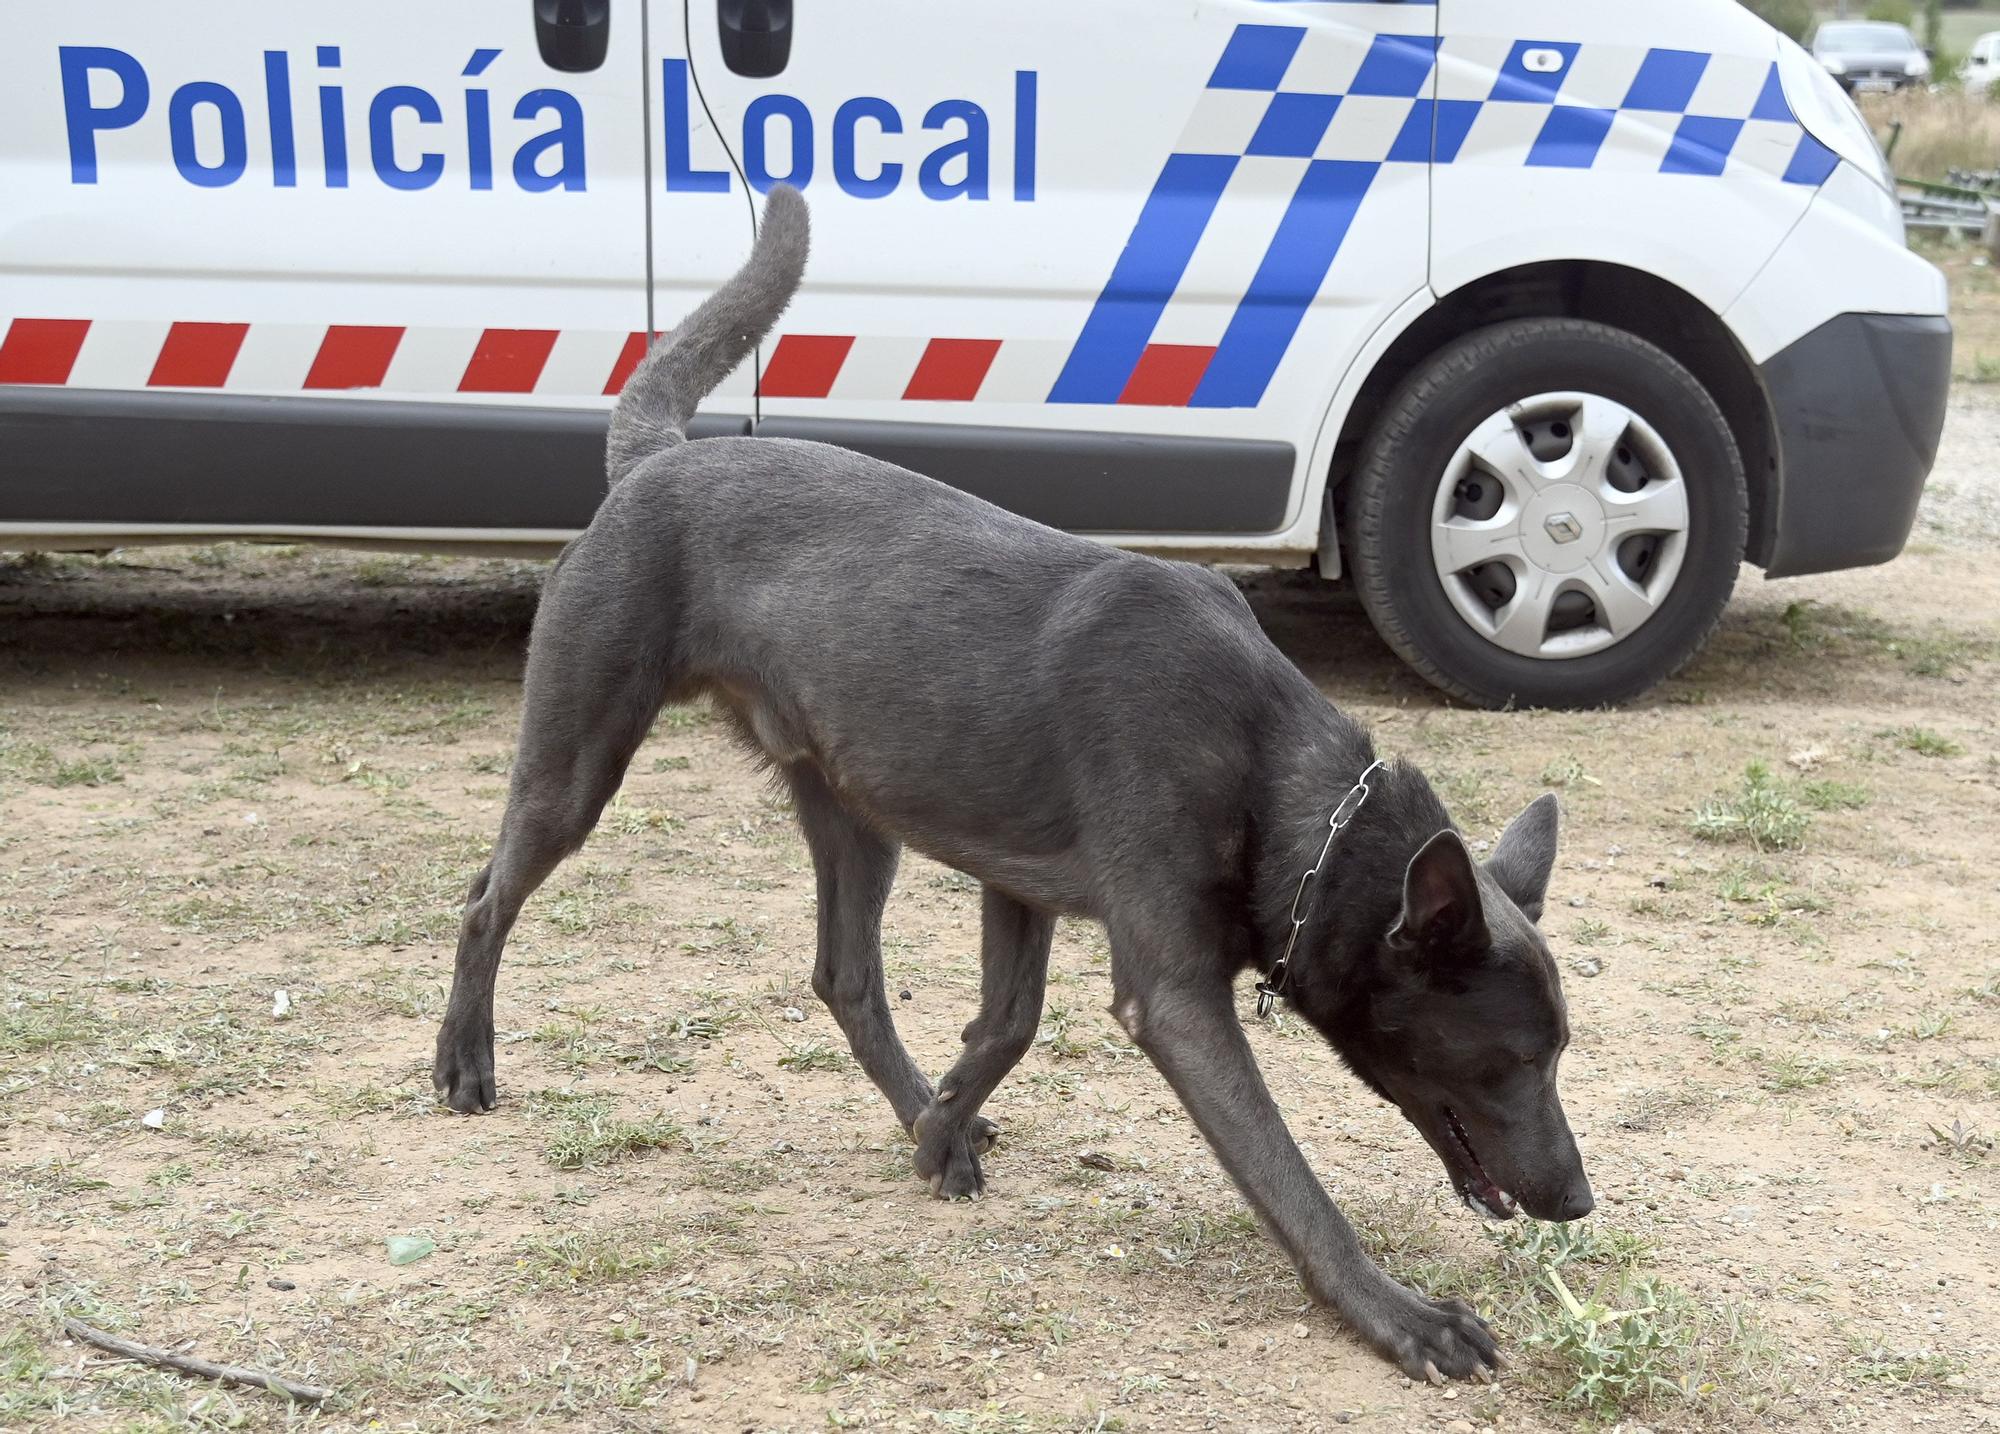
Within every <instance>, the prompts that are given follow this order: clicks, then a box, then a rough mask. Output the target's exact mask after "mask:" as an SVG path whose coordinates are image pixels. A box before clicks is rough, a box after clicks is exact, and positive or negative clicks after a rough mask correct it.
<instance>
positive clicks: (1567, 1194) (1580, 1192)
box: [1556, 1175, 1597, 1220]
mask: <svg viewBox="0 0 2000 1434" xmlns="http://www.w3.org/2000/svg"><path fill="white" fill-rule="evenodd" d="M1596 1208H1597V1197H1596V1196H1594V1195H1592V1194H1591V1193H1590V1181H1588V1180H1586V1179H1585V1178H1584V1177H1583V1176H1581V1175H1579V1176H1577V1178H1576V1179H1575V1180H1573V1181H1572V1182H1570V1187H1569V1189H1567V1190H1565V1191H1563V1196H1562V1213H1561V1214H1560V1215H1558V1216H1557V1217H1556V1218H1557V1219H1558V1220H1581V1219H1582V1218H1583V1217H1584V1216H1585V1215H1588V1214H1589V1213H1590V1212H1591V1211H1592V1210H1595V1209H1596Z"/></svg>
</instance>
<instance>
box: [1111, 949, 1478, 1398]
mask: <svg viewBox="0 0 2000 1434" xmlns="http://www.w3.org/2000/svg"><path fill="white" fill-rule="evenodd" d="M1137 964H1138V963H1136V962H1131V961H1123V962H1121V960H1120V956H1119V952H1118V949H1117V946H1116V944H1115V943H1114V947H1113V956H1112V985H1113V989H1114V991H1115V992H1116V995H1115V997H1114V1004H1113V1014H1115V1015H1116V1016H1117V1017H1118V1020H1119V1023H1120V1024H1121V1025H1123V1026H1124V1027H1125V1029H1126V1030H1127V1032H1129V1033H1130V1034H1131V1037H1132V1039H1133V1041H1134V1042H1136V1043H1137V1044H1138V1046H1139V1048H1140V1049H1141V1050H1143V1051H1144V1052H1145V1053H1146V1054H1147V1055H1148V1056H1149V1057H1151V1059H1152V1061H1153V1064H1155V1065H1156V1066H1158V1067H1159V1068H1160V1072H1161V1073H1162V1074H1163V1075H1165V1076H1166V1078H1167V1081H1168V1083H1169V1084H1171V1085H1172V1086H1173V1088H1174V1092H1175V1094H1177V1095H1179V1096H1180V1098H1181V1104H1182V1105H1184V1106H1186V1107H1187V1110H1188V1113H1189V1114H1190V1115H1192V1116H1193V1117H1194V1121H1195V1124H1196V1125H1197V1126H1199V1127H1200V1128H1201V1133H1202V1135H1203V1136H1204V1137H1206V1138H1207V1140H1208V1143H1209V1145H1210V1147H1212V1148H1213V1149H1214V1151H1215V1153H1216V1156H1217V1158H1218V1159H1220V1160H1221V1161H1222V1164H1223V1167H1224V1168H1225V1169H1226V1170H1228V1172H1229V1175H1230V1178H1231V1179H1233V1180H1234V1181H1235V1182H1236V1185H1237V1188H1238V1189H1240V1190H1241V1191H1242V1192H1243V1195H1244V1198H1245V1199H1247V1200H1248V1201H1249V1202H1250V1204H1251V1206H1252V1208H1254V1209H1255V1210H1256V1212H1257V1214H1258V1216H1259V1217H1260V1218H1261V1219H1262V1220H1263V1222H1264V1224H1265V1226H1266V1227H1267V1228H1268V1229H1269V1230H1270V1231H1271V1233H1272V1234H1273V1235H1275V1236H1276V1237H1277V1239H1278V1242H1279V1243H1280V1244H1281V1245H1283V1246H1284V1247H1285V1251H1286V1253H1287V1254H1289V1255H1290V1256H1291V1257H1292V1264H1293V1265H1294V1266H1295V1267H1296V1268H1297V1269H1298V1272H1299V1277H1300V1278H1301V1279H1302V1280H1304V1282H1305V1286H1306V1289H1307V1290H1308V1291H1309V1292H1310V1293H1311V1294H1312V1295H1313V1297H1314V1298H1315V1299H1318V1300H1320V1301H1321V1302H1322V1303H1324V1304H1329V1305H1332V1306H1333V1307H1334V1308H1335V1309H1336V1310H1338V1311H1339V1312H1340V1314H1341V1315H1342V1317H1343V1318H1345V1319H1346V1320H1347V1322H1348V1323H1349V1324H1350V1325H1352V1326H1353V1328H1354V1330H1355V1332H1356V1333H1358V1334H1359V1335H1360V1336H1361V1337H1362V1338H1363V1339H1364V1340H1366V1341H1367V1342H1368V1343H1369V1344H1370V1345H1372V1346H1374V1348H1375V1349H1376V1350H1377V1351H1378V1352H1380V1353H1381V1354H1382V1355H1383V1356H1384V1357H1385V1358H1387V1359H1389V1360H1390V1361H1391V1362H1392V1363H1394V1364H1395V1365H1396V1366H1397V1367H1398V1368H1400V1369H1401V1370H1402V1371H1403V1372H1404V1373H1405V1374H1407V1375H1409V1376H1410V1377H1411V1378H1412V1379H1426V1378H1428V1379H1430V1380H1432V1381H1438V1380H1439V1379H1440V1378H1441V1377H1442V1376H1445V1375H1449V1376H1451V1377H1453V1378H1458V1379H1465V1378H1475V1377H1476V1378H1482V1379H1483V1378H1490V1377H1491V1374H1490V1371H1492V1370H1494V1369H1497V1368H1499V1366H1500V1354H1499V1347H1498V1345H1496V1344H1495V1343H1494V1339H1493V1334H1492V1331H1491V1330H1489V1329H1488V1328H1487V1327H1486V1323H1485V1321H1483V1320H1481V1319H1480V1318H1479V1316H1478V1315H1476V1314H1474V1313H1473V1311H1472V1309H1471V1307H1470V1306H1468V1305H1466V1304H1464V1303H1462V1302H1461V1301H1458V1300H1430V1299H1426V1298H1424V1297H1423V1296H1421V1295H1419V1294H1416V1293H1414V1292H1412V1291H1410V1290H1407V1289H1405V1288H1404V1287H1403V1286H1401V1285H1399V1284H1397V1283H1396V1282H1395V1281H1394V1280H1392V1279H1390V1278H1389V1277H1388V1276H1387V1275H1386V1274H1384V1273H1383V1272H1382V1271H1381V1270H1380V1269H1379V1268H1377V1267H1376V1265H1375V1263H1374V1262H1373V1261H1372V1260H1370V1259H1369V1258H1368V1254H1367V1252H1366V1251H1365V1250H1363V1249H1362V1248H1361V1243H1360V1241H1359V1240H1357V1239H1356V1238H1355V1235H1354V1229H1353V1227H1352V1226H1351V1225H1349V1224H1348V1223H1347V1220H1346V1217H1344V1216H1343V1215H1342V1214H1341V1213H1340V1211H1339V1209H1338V1208H1337V1207H1336V1206H1335V1205H1334V1203H1333V1201H1332V1200H1331V1199H1330V1198H1328V1196H1327V1193H1326V1191H1325V1189H1324V1188H1322V1186H1321V1185H1320V1183H1319V1180H1318V1178H1317V1177H1316V1176H1315V1175H1314V1174H1313V1172H1312V1167H1311V1166H1309V1165H1307V1164H1306V1159H1305V1156H1303V1155H1302V1154H1300V1153H1299V1148H1298V1145H1297V1144H1296V1143H1295V1142H1294V1141H1293V1140H1292V1137H1291V1132H1290V1131H1288V1130H1286V1129H1285V1122H1284V1118H1283V1117H1282V1116H1281V1115H1279V1113H1278V1107H1277V1105H1276V1103H1274V1102H1273V1101H1272V1099H1271V1094H1270V1092H1269V1091H1268V1090H1266V1089H1265V1087H1264V1079H1263V1077H1262V1075H1260V1074H1259V1073H1258V1070H1257V1063H1256V1060H1255V1059H1254V1058H1253V1057H1252V1056H1251V1054H1250V1043H1249V1041H1248V1040H1246V1039H1245V1038H1244V1034H1243V1026H1242V1024H1241V1023H1240V1022H1239V1021H1238V1020H1237V1019H1236V1008H1235V1002H1234V999H1233V993H1232V991H1231V988H1230V986H1229V983H1228V982H1227V981H1226V980H1224V979H1222V978H1221V977H1220V976H1219V975H1216V974H1212V973H1209V972H1201V973H1198V974H1196V973H1176V974H1174V975H1172V976H1169V977H1166V978H1162V977H1160V976H1158V975H1156V974H1154V973H1153V972H1150V971H1144V970H1139V971H1135V970H1133V969H1132V968H1133V966H1135V965H1137Z"/></svg>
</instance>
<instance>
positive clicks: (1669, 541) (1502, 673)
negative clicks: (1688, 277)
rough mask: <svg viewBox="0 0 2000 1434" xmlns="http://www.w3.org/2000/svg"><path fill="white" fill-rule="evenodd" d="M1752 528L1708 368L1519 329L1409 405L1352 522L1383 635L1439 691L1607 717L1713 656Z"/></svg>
mask: <svg viewBox="0 0 2000 1434" xmlns="http://www.w3.org/2000/svg"><path fill="white" fill-rule="evenodd" d="M1621 415H1622V417H1621ZM1565 443H1567V445H1568V447H1567V448H1565V447H1564V444H1565ZM1677 494H1678V501H1677V500H1676V495H1677ZM1748 521H1749V503H1748V498H1747V490H1746V484H1745V479H1744V473H1743V460H1742V457H1741V455H1740V454H1739V452H1738V450H1737V447H1736V440H1735V438H1734V436H1733V435H1732V434H1731V432H1730V429H1729V424H1728V422H1727V421H1726V420H1725V419H1724V418H1723V416H1722V411H1721V410H1720V409H1719V408H1717V407H1716V404H1715V401H1714V400H1713V399H1712V398H1710V397H1709V394H1708V392H1707V390H1706V389H1704V388H1703V387H1702V386H1701V384H1700V383H1699V382H1697V381H1696V379H1695V377H1694V376H1693V375H1692V374H1690V373H1689V372H1688V371H1687V370H1686V369H1685V368H1683V367H1681V365H1680V364H1679V363H1677V362H1676V361H1675V360H1674V359H1673V358H1672V357H1670V356H1669V355H1668V354H1666V353H1665V352H1663V351H1662V350H1660V349H1658V348H1655V347H1654V346H1653V345H1652V344H1649V343H1647V342H1645V341H1644V340H1642V339H1639V338H1636V337H1634V336H1633V335H1631V334H1628V333H1625V332H1624V331H1622V330H1620V329H1614V328H1611V327H1608V326H1607V325H1604V324H1597V323H1589V322H1585V321H1583V320H1579V319H1523V320H1517V321H1513V322H1509V323H1504V324H1497V325H1495V326H1493V327H1492V328H1488V329H1482V330H1480V331H1478V332H1476V333H1474V334H1471V335H1469V336H1467V337H1466V338H1464V339H1462V340H1460V341H1459V342H1457V343H1456V344H1454V345H1452V346H1451V347H1450V348H1447V349H1445V350H1443V351H1442V352H1441V353H1439V354H1438V355H1437V356H1436V357H1435V358H1433V359H1431V360H1430V361H1428V362H1427V363H1426V364H1424V365H1423V367H1422V368H1420V369H1419V370H1418V371H1417V372H1416V373H1415V374H1413V375H1412V376H1411V377H1410V378H1409V379H1408V380H1406V381H1405V382H1404V383H1403V385H1402V386H1401V388H1399V389H1398V390H1397V391H1396V392H1395V394H1394V395H1393V396H1392V397H1391V398H1390V400H1389V402H1388V404H1387V406H1386V407H1385V408H1384V410H1383V412H1382V415H1381V417H1380V418H1379V419H1378V420H1377V421H1376V424H1375V427H1374V429H1373V431H1372V432H1371V433H1370V435H1369V437H1368V440H1367V442H1366V444H1365V446H1364V448H1363V450H1362V455H1361V461H1360V465H1359V467H1358V470H1357V472H1356V474H1355V477H1354V479H1353V482H1352V484H1351V488H1350V492H1349V496H1348V503H1347V511H1346V523H1345V526H1346V537H1347V550H1348V558H1349V566H1350V571H1351V572H1352V574H1353V576H1354V580H1355V586H1356V588H1357V589H1358V591H1359V593H1360V597H1361V601H1362V604H1363V606H1364V607H1365V608H1366V609H1367V611H1368V616H1369V618H1370V620H1371V621H1372V622H1373V623H1374V624H1375V629H1376V631H1377V632H1379V633H1380V634H1381V635H1382V638H1383V640H1384V641H1385V642H1387V643H1388V644H1389V646H1390V647H1392V648H1394V649H1395V651H1396V652H1397V654H1398V655H1399V656H1401V657H1402V658H1403V660H1404V661H1406V662H1408V663H1409V664H1410V666H1411V667H1413V668H1415V669H1416V670H1417V672H1419V673H1420V674H1421V675H1422V676H1423V677H1425V678H1426V679H1427V680H1429V681H1430V682H1432V683H1434V684H1435V685H1436V686H1438V687H1441V688H1443V689H1444V690H1445V691H1446V692H1448V693H1450V694H1451V695H1453V696H1454V697H1457V698H1460V699H1461V700H1463V701H1466V702H1469V703H1472V704H1474V705H1476V706H1480V707H1510V706H1512V707H1597V706H1602V705H1604V704H1606V703H1614V702H1623V701H1626V700H1628V699H1630V698H1632V697H1636V696H1638V695H1639V694H1640V693H1642V692H1645V691H1646V690H1647V689H1648V688H1650V687H1652V686H1653V685H1654V684H1656V683H1658V682H1660V681H1662V680H1663V679H1665V678H1667V677H1669V676H1671V675H1672V674H1673V673H1675V672H1676V671H1678V670H1679V669H1680V668H1681V667H1682V666H1683V665H1684V664H1686V663H1687V661H1688V660H1689V659H1690V658H1692V657H1693V656H1694V655H1695V653H1696V652H1698V651H1699V650H1700V649H1701V646H1702V644H1703V643H1704V642H1706V641H1707V640H1708V637H1709V635H1710V634H1711V633H1712V632H1713V631H1714V630H1715V626H1716V623H1717V622H1718V621H1719V620H1720V619H1721V617H1722V612H1723V609H1724V608H1725V607H1726V606H1728V603H1729V595H1730V592H1731V590H1732V589H1733V588H1734V586H1735V584H1736V574H1737V570H1738V567H1739V566H1740V564H1741V562H1742V558H1743V548H1744V541H1745V534H1746V531H1747V527H1748ZM1468 555H1470V556H1468ZM1468 561H1470V562H1472V563H1473V564H1474V565H1473V566H1470V567H1463V568H1461V564H1463V563H1465V562H1468ZM1517 604H1518V605H1517Z"/></svg>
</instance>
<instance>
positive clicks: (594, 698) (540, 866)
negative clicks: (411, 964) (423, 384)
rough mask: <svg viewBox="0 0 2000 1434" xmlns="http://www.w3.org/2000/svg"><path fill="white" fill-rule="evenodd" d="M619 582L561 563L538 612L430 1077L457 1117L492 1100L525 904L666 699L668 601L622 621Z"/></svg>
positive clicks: (613, 787) (584, 828) (595, 809)
mask: <svg viewBox="0 0 2000 1434" xmlns="http://www.w3.org/2000/svg"><path fill="white" fill-rule="evenodd" d="M567 556H568V555H567V554H565V557H566V558H567ZM617 580H618V575H617V573H616V571H615V569H611V568H610V567H609V566H608V565H607V567H606V569H604V570H600V571H598V572H591V571H587V570H582V569H580V568H579V567H578V565H576V564H574V563H570V562H565V563H564V565H563V566H562V567H561V568H560V569H559V570H558V571H557V572H556V573H555V574H553V575H552V576H551V578H550V581H549V584H548V586H547V588H546V589H545V590H544V592H543V595H542V604H541V608H540V610H539V611H538V612H537V613H536V615H535V632H534V637H533V639H532V641H531V642H530V644H529V650H528V670H527V675H526V678H525V681H524V684H523V698H522V706H521V736H520V742H519V745H518V747H517V748H516V751H515V755H514V771H513V779H512V783H511V786H510V788H509V791H508V795H507V812H506V815H505V816H504V817H503V818H502V819H501V822H500V836H499V839H498V840H497V841H496V842H495V843H494V845H493V856H492V859H491V860H489V861H488V862H487V864H486V869H485V870H484V871H482V872H480V873H479V875H478V876H477V877H475V878H474V879H473V882H472V889H471V891H470V892H469V893H468V894H467V899H466V906H465V915H464V918H463V920H462V921H461V922H460V925H459V934H458V959H457V963H456V966H455V968H454V970H453V974H452V982H451V997H450V999H449V1000H448V1001H447V1002H446V1005H445V1015H444V1022H443V1024H442V1025H441V1026H440V1027H439V1028H438V1038H437V1058H436V1063H435V1064H434V1065H433V1067H432V1071H431V1076H432V1080H433V1082H434V1083H435V1085H436V1087H437V1091H438V1094H439V1095H440V1096H442V1097H443V1098H444V1100H445V1102H446V1103H447V1104H448V1105H450V1106H451V1108H452V1109H453V1110H456V1111H462V1112H465V1113H467V1114H474V1113H477V1112H479V1111H484V1110H491V1109H492V1108H493V1106H494V1103H495V1099H496V1090H495V1086H494V1076H493V983H494V979H495V977H496V975H497V974H498V972H499V969H500V951H501V948H502V946H504V945H505V944H506V941H507V935H508V932H509V931H511V930H512V929H513V926H514V920H515V918H516V917H517V916H519V915H520V912H521V904H522V903H523V902H525V901H526V900H527V899H528V897H529V896H530V895H532V894H533V893H534V891H535V888H537V887H539V886H540V885H541V884H542V883H543V882H544V881H546V880H547V879H548V875H549V873H550V872H552V871H554V870H555V868H556V865H557V863H559V862H560V861H562V859H563V858H564V857H566V856H568V855H569V854H570V853H571V852H573V851H575V850H576V849H577V848H578V847H580V846H582V845H583V842H584V838H586V837H588V836H589V835H590V830H591V828H592V827H594V826H595V825H596V824H597V818H598V815H599V814H600V813H601V812H602V811H603V810H604V804H605V803H606V802H608V801H610V800H611V797H612V795H613V794H614V793H615V792H616V791H617V790H618V785H619V783H620V782H622V781H623V780H624V778H625V768H626V766H627V765H628V764H629V763H630V762H631V760H632V754H633V753H634V752H636V751H637V750H638V749H639V744H640V743H641V742H642V741H644V740H645V737H646V733H647V731H648V729H649V728H650V727H651V726H652V723H653V718H654V717H655V716H656V715H657V714H658V712H659V710H660V705H661V703H662V701H663V700H664V698H665V696H666V691H667V668H666V665H665V664H666V661H667V653H668V648H669V640H670V636H671V634H670V633H669V632H668V631H667V630H666V629H665V624H666V621H667V617H666V614H665V612H664V605H661V607H660V608H656V609H654V610H650V611H648V612H645V613H644V614H640V615H635V616H621V613H620V608H621V605H620V604H617V603H615V602H613V601H612V600H611V596H609V595H607V593H606V591H605V589H606V587H607V586H608V585H609V584H610V583H613V582H616V581H617ZM631 606H632V605H631V604H630V603H625V604H622V607H624V608H625V609H630V607H631Z"/></svg>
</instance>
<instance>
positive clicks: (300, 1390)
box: [63, 1319, 333, 1404]
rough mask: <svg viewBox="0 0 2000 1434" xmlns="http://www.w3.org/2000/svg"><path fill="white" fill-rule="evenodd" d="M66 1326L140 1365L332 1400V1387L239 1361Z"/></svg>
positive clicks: (308, 1400)
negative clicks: (297, 1380)
mask: <svg viewBox="0 0 2000 1434" xmlns="http://www.w3.org/2000/svg"><path fill="white" fill-rule="evenodd" d="M63 1329H64V1330H66V1331H67V1332H68V1333H69V1335H70V1337H71V1338H72V1339H80V1340H82V1341H83V1342H84V1343H85V1344H94V1345H96V1346H97V1347H98V1348H99V1349H102V1350H108V1351H110V1352H111V1353H112V1354H117V1355H123V1356H124V1357H125V1358H126V1359H136V1360H138V1361H139V1362H140V1363H141V1364H153V1365H158V1366H159V1367H160V1368H162V1369H177V1370H179V1371H180V1372H181V1373H183V1374H194V1375H199V1376H200V1377H201V1378H203V1379H219V1380H221V1381H223V1382H224V1383H225V1384H247V1385H249V1386H250V1387H251V1388H253V1389H265V1390H269V1391H270V1392H271V1393H273V1394H282V1395H284V1396H285V1398H287V1399H292V1400H296V1401H298V1402H299V1403H301V1404H318V1403H320V1402H321V1401H322V1400H326V1399H331V1398H332V1397H333V1391H332V1390H331V1389H321V1388H320V1387H319V1386H318V1385H317V1384H298V1383H295V1382H294V1381H292V1380H289V1379H285V1378H283V1377H282V1376H280V1375H276V1374H266V1373H265V1372H264V1371H263V1370H261V1369H246V1368H244V1367H243V1366H242V1365H237V1364H210V1363H209V1362H208V1361H207V1360H205V1359H197V1358H195V1357H194V1356H193V1355H191V1354H174V1353H172V1352H171V1351H168V1350H164V1349H155V1348H154V1347H153V1346H152V1345H150V1344H134V1343H133V1342H132V1341H131V1340H129V1339H120V1338H119V1337H118V1336H117V1335H115V1334H106V1333H105V1332H104V1331H103V1330H101V1329H97V1328H95V1327H94V1326H91V1325H87V1324H85V1323H84V1322H83V1321H82V1320H80V1319H66V1320H64V1321H63Z"/></svg>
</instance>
